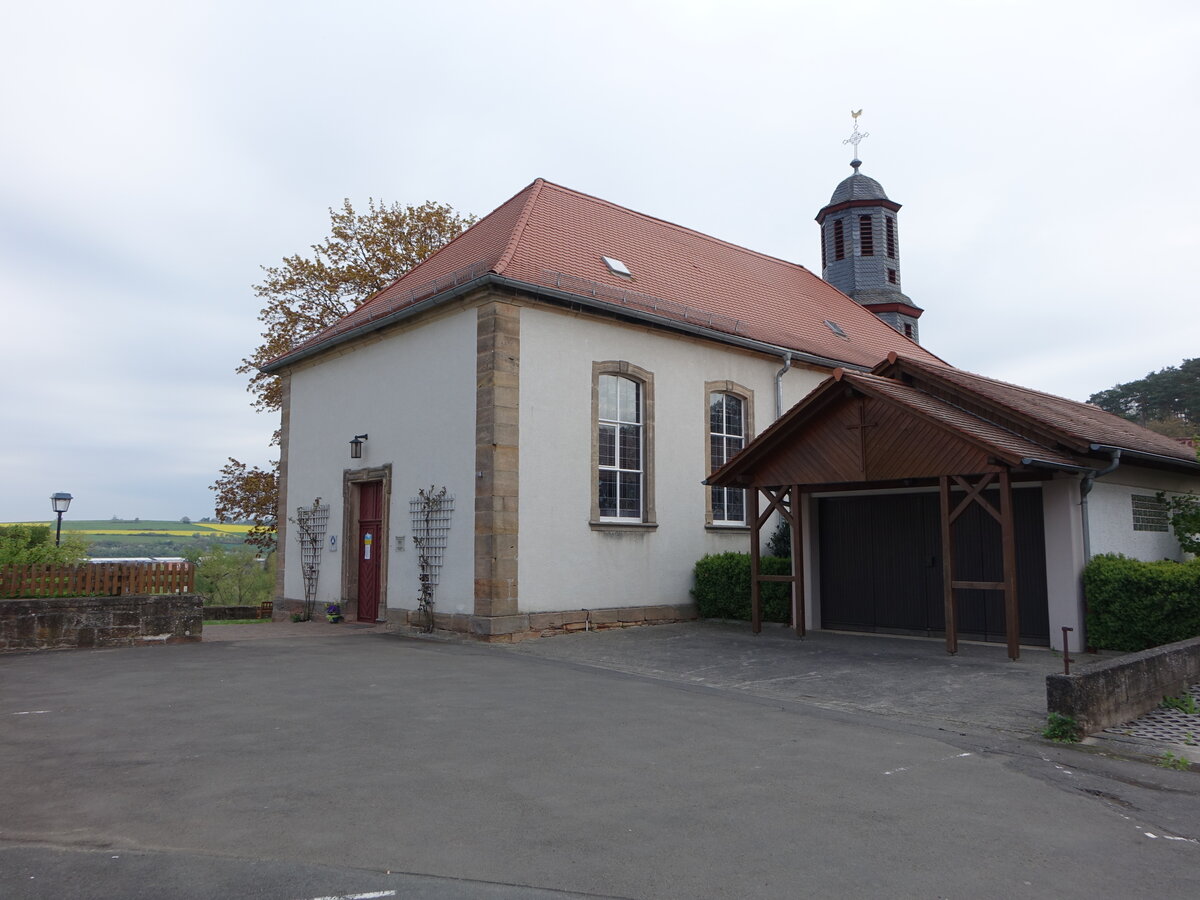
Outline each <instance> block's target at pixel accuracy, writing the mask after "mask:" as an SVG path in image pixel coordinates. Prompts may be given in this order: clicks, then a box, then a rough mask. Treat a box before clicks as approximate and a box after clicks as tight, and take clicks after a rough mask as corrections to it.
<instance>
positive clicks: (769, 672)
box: [508, 621, 1062, 736]
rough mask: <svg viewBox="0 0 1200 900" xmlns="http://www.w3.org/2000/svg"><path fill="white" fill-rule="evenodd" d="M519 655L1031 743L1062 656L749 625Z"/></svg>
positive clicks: (550, 646) (637, 632)
mask: <svg viewBox="0 0 1200 900" xmlns="http://www.w3.org/2000/svg"><path fill="white" fill-rule="evenodd" d="M508 646H509V647H510V649H511V650H512V651H513V652H516V653H523V654H527V655H530V656H535V657H538V658H541V659H554V660H558V661H560V662H564V663H571V664H576V665H585V666H594V667H597V668H604V669H611V670H614V671H619V672H628V673H631V674H638V675H645V676H648V677H652V678H662V679H665V680H669V681H673V682H677V683H680V684H694V685H705V686H709V687H715V688H720V689H724V690H733V691H738V692H743V693H746V694H750V695H753V696H757V697H764V698H773V699H780V700H795V701H803V702H805V703H811V704H813V705H815V706H819V707H821V708H824V709H831V710H845V711H852V712H867V713H872V714H874V715H880V716H886V717H889V718H892V719H896V720H901V721H905V722H910V723H917V724H921V725H927V726H932V727H942V728H947V729H951V730H954V729H967V730H972V731H978V730H990V731H999V732H1003V733H1008V734H1013V735H1023V736H1029V735H1033V734H1036V733H1038V732H1040V731H1041V729H1042V728H1043V727H1045V724H1046V676H1047V675H1049V674H1051V673H1054V672H1061V671H1062V657H1061V655H1059V654H1058V653H1056V652H1054V651H1052V650H1049V649H1046V648H1043V647H1022V648H1021V654H1020V658H1019V659H1018V660H1016V661H1015V662H1014V661H1013V660H1010V659H1009V658H1008V655H1007V651H1006V649H1005V646H1004V645H1003V644H984V643H972V642H965V641H964V642H960V643H959V652H958V653H957V654H956V655H953V656H952V655H950V654H948V653H947V652H946V648H945V643H944V642H943V641H941V640H938V639H931V638H906V637H896V636H891V635H874V634H847V633H844V632H829V631H814V632H810V633H809V634H808V636H807V637H805V638H802V639H801V638H797V637H796V636H795V634H794V633H793V632H792V631H791V630H790V629H788V628H786V627H783V626H772V625H764V626H763V631H762V632H761V633H760V634H757V635H756V634H753V633H752V632H751V631H750V627H749V625H748V624H746V623H725V622H711V621H706V622H691V623H685V624H680V625H658V626H654V627H652V628H645V627H643V628H624V629H609V630H605V631H594V632H586V633H585V632H579V633H576V634H571V635H563V636H561V637H555V638H551V639H543V640H537V641H524V642H522V643H519V644H513V645H508Z"/></svg>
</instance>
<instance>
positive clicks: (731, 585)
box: [692, 553, 792, 622]
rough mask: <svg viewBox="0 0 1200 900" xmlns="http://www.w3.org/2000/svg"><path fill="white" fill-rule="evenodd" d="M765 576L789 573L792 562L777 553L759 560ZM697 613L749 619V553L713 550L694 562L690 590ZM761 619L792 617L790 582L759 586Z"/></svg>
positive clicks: (707, 615) (711, 616) (782, 620)
mask: <svg viewBox="0 0 1200 900" xmlns="http://www.w3.org/2000/svg"><path fill="white" fill-rule="evenodd" d="M761 563H762V573H763V574H764V575H790V574H791V573H792V561H791V560H790V559H783V558H781V557H778V556H764V557H762V560H761ZM692 596H693V597H695V598H696V606H697V608H698V609H699V612H700V616H701V617H702V618H705V619H745V620H747V621H749V619H750V554H748V553H713V554H710V555H708V556H706V557H704V558H703V559H701V560H700V561H699V562H698V563H696V586H695V587H694V588H693V589H692ZM762 616H763V621H764V622H790V621H791V620H792V595H791V585H789V584H783V583H780V582H768V583H765V584H763V585H762Z"/></svg>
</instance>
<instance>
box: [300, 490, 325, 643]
mask: <svg viewBox="0 0 1200 900" xmlns="http://www.w3.org/2000/svg"><path fill="white" fill-rule="evenodd" d="M292 524H294V525H295V526H296V540H297V542H299V544H300V571H301V574H302V575H303V576H304V613H303V617H304V621H308V620H309V619H311V618H312V615H313V607H314V606H316V603H317V580H318V578H319V577H320V574H321V555H322V554H321V551H322V550H323V549H324V548H325V529H326V527H327V526H328V524H329V504H324V505H322V503H321V498H320V497H318V498H317V499H316V500H314V501H313V502H312V506H297V507H296V517H295V518H294V519H292Z"/></svg>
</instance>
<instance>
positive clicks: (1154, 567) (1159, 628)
mask: <svg viewBox="0 0 1200 900" xmlns="http://www.w3.org/2000/svg"><path fill="white" fill-rule="evenodd" d="M1083 588H1084V592H1085V593H1086V595H1087V604H1088V613H1087V639H1088V644H1090V645H1091V646H1093V647H1096V648H1098V649H1104V650H1124V651H1134V650H1145V649H1146V648H1147V647H1157V646H1158V645H1160V644H1169V643H1171V642H1172V641H1182V640H1185V639H1187V638H1191V637H1197V636H1200V560H1193V561H1192V562H1186V563H1180V562H1173V561H1171V560H1162V561H1160V562H1142V561H1141V560H1137V559H1128V558H1126V557H1125V556H1122V555H1119V554H1104V555H1101V556H1096V557H1093V559H1092V561H1091V562H1090V563H1088V565H1087V568H1086V569H1084V570H1083Z"/></svg>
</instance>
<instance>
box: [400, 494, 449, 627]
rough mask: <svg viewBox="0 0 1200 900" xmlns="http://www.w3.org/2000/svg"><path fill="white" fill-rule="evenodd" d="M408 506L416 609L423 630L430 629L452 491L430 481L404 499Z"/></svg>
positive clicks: (447, 533) (444, 549)
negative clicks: (417, 588) (414, 555)
mask: <svg viewBox="0 0 1200 900" xmlns="http://www.w3.org/2000/svg"><path fill="white" fill-rule="evenodd" d="M408 510H409V515H410V516H411V518H412V534H413V539H412V541H413V546H414V547H415V548H416V550H417V568H418V576H417V577H418V580H419V583H420V593H419V595H418V598H417V611H418V612H419V613H420V614H421V616H422V618H423V621H424V626H425V630H426V631H432V630H433V596H434V593H435V591H436V588H437V585H438V580H439V578H440V576H441V571H442V561H443V559H444V558H445V555H446V541H447V539H448V538H449V536H450V519H451V516H452V515H453V513H454V495H453V494H450V493H447V491H446V488H444V487H442V488H438V487H435V486H433V485H430V486H429V489H428V490H426V489H425V488H421V490H419V491H417V496H416V497H413V498H412V499H411V500H409V501H408Z"/></svg>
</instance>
